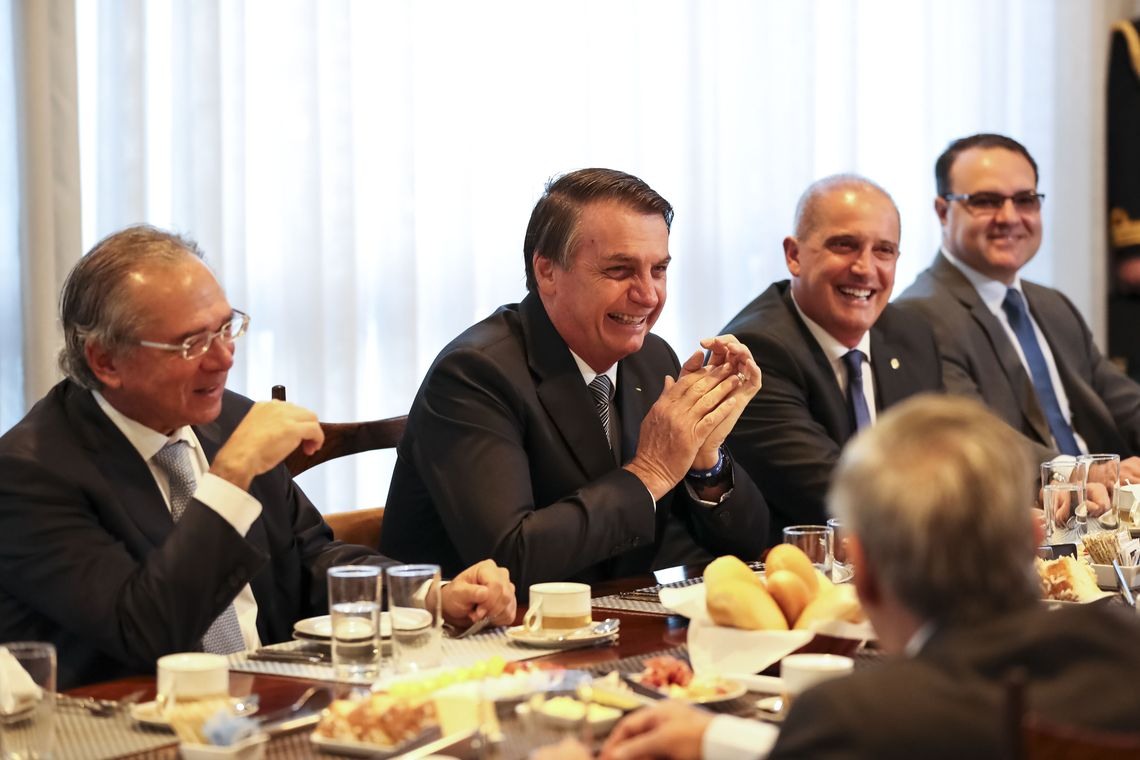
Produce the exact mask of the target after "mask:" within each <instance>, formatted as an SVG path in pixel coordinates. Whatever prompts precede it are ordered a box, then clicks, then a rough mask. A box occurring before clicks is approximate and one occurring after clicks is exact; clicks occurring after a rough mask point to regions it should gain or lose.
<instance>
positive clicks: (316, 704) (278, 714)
mask: <svg viewBox="0 0 1140 760" xmlns="http://www.w3.org/2000/svg"><path fill="white" fill-rule="evenodd" d="M332 701H333V693H332V690H331V689H329V688H327V687H324V686H310V687H309V688H308V689H306V690H305V692H304V693H303V694H302V695H301V696H300V697H298V698H297V701H296V702H294V703H293V704H291V705H289V706H288V707H282V708H281V709H280V710H274V711H273V712H268V713H265V714H264V715H261V716H259V717H258V722H259V723H260V724H261V725H262V726H265V725H268V724H270V723H282V724H283V723H286V722H288V721H291V720H292V719H293V718H295V717H300V716H302V715H304V716H306V717H308V716H309V715H316V714H319V713H320V711H321V710H323V709H325V708H326V707H328V706H329V704H330V703H331V702H332ZM283 727H284V726H277V728H283Z"/></svg>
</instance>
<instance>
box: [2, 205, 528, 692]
mask: <svg viewBox="0 0 1140 760" xmlns="http://www.w3.org/2000/svg"><path fill="white" fill-rule="evenodd" d="M60 312H61V318H62V322H63V331H64V337H65V341H64V342H65V345H64V350H63V352H62V354H61V360H60V361H61V366H62V367H63V369H64V371H65V372H66V373H67V375H68V378H67V379H65V380H63V381H62V382H60V383H59V384H58V385H56V386H55V387H54V388H52V390H51V391H50V392H49V393H48V394H47V396H45V397H44V398H43V399H41V400H40V401H39V402H38V403H37V404H36V405H35V406H34V407H33V408H32V410H31V411H30V412H28V414H27V416H25V417H24V419H23V420H21V421H20V422H19V423H17V424H16V426H15V427H13V428H12V429H11V430H10V431H8V432H7V433H6V434H5V435H4V436H3V437H2V438H0V641H11V640H20V639H31V640H40V641H50V642H52V643H54V644H55V646H56V649H57V651H58V657H59V676H58V681H59V685H60V687H61V688H71V687H73V686H76V685H80V684H83V683H89V682H92V681H98V680H105V679H109V678H116V677H120V676H123V675H127V674H130V673H138V672H146V671H150V670H153V668H154V663H155V660H156V659H157V658H158V657H160V656H161V655H164V654H168V653H170V652H178V651H185V650H192V649H198V648H203V649H205V650H206V651H211V652H217V653H230V652H235V651H241V650H243V649H248V648H253V647H256V646H259V645H260V644H261V643H263V642H264V643H272V642H277V641H283V640H286V639H288V638H290V636H291V633H292V627H293V624H294V623H295V622H296V621H297V620H298V619H300V618H302V617H306V616H309V615H316V614H322V613H324V612H326V611H327V598H326V588H327V585H326V581H325V572H326V570H327V568H328V567H330V566H332V565H335V564H346V563H370V564H386V563H389V562H391V560H387V559H386V558H384V557H382V556H380V555H378V554H376V552H375V551H373V550H371V549H367V548H365V547H362V546H353V545H350V544H344V543H342V542H339V541H334V540H332V534H331V531H330V530H329V528H328V526H327V525H326V524H325V523H324V521H323V520H322V519H321V516H320V514H319V513H318V512H317V510H316V509H315V508H314V507H313V505H312V504H311V503H310V502H309V500H308V499H307V498H306V497H305V495H304V494H303V493H302V492H301V490H300V489H299V488H297V486H296V485H295V484H294V483H293V481H292V480H291V479H290V477H289V473H288V472H287V471H286V469H285V467H284V465H282V464H281V462H282V460H283V459H284V458H285V457H286V456H287V455H288V454H290V453H291V452H292V451H293V450H294V449H296V448H297V447H298V446H300V447H303V449H304V450H305V451H307V452H309V453H311V452H313V451H315V450H316V449H317V448H319V447H320V446H321V444H322V442H323V438H324V436H323V433H322V432H321V427H320V425H319V423H318V422H317V418H316V415H314V414H313V413H312V412H310V411H308V410H305V409H302V408H301V407H298V406H295V405H293V404H287V403H284V402H278V401H274V402H268V403H254V402H252V401H251V400H249V399H247V398H243V397H241V396H239V395H237V394H236V393H232V392H230V391H227V390H226V388H225V384H226V378H227V376H228V373H229V369H230V367H231V366H232V365H233V361H234V350H235V341H236V340H237V339H238V338H240V337H241V336H242V334H243V333H244V332H245V329H246V326H247V325H248V324H249V317H248V316H246V315H245V314H243V313H242V312H240V311H238V310H236V309H234V308H233V307H232V306H231V305H230V303H229V301H228V300H227V298H226V296H225V293H224V292H223V290H222V288H221V285H220V284H219V283H218V281H217V280H216V279H215V277H214V275H213V273H212V272H211V271H210V269H209V268H208V267H207V266H206V265H205V263H204V262H203V261H202V260H201V255H200V253H199V252H198V250H197V247H196V246H195V245H194V244H193V243H192V242H190V241H187V240H185V239H184V238H181V237H179V236H177V235H173V234H171V233H168V232H164V231H162V230H157V229H154V228H152V227H144V226H140V227H132V228H130V229H127V230H123V231H122V232H118V233H115V234H113V235H110V236H109V237H107V238H105V239H104V240H103V241H101V242H100V243H98V244H97V245H96V246H95V247H94V248H93V249H92V251H91V252H90V253H89V254H88V255H87V256H85V257H84V258H82V259H81V260H80V261H79V262H78V263H77V264H76V265H75V267H74V268H73V269H72V271H71V273H70V274H69V275H68V278H67V282H66V284H65V285H64V288H63V294H62V296H61V298H60ZM441 603H442V609H443V613H444V616H445V617H448V618H450V619H451V620H452V621H453V622H455V623H459V624H462V623H465V622H469V621H470V620H474V619H480V618H483V617H485V616H488V615H489V616H491V617H493V618H494V619H495V620H496V621H497V622H499V623H507V622H510V621H511V620H512V619H513V617H514V611H515V601H514V587H513V586H512V585H511V583H510V580H509V578H508V576H507V573H506V571H505V570H503V569H502V568H499V567H496V566H495V565H494V563H492V562H490V561H484V562H481V563H479V564H478V565H475V566H474V567H472V568H468V569H467V570H465V571H463V572H461V573H460V574H459V575H458V576H457V577H456V579H455V582H453V583H451V584H450V585H448V586H446V587H444V589H443V591H442V592H441Z"/></svg>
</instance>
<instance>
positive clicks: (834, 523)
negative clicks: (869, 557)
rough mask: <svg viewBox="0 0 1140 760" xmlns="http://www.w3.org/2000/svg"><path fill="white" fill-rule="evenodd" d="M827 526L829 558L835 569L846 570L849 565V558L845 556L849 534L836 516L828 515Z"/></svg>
mask: <svg viewBox="0 0 1140 760" xmlns="http://www.w3.org/2000/svg"><path fill="white" fill-rule="evenodd" d="M827 527H828V528H830V529H831V559H832V563H833V565H834V567H835V570H836V571H837V572H838V571H841V570H847V569H848V568H850V567H851V558H850V557H849V556H847V541H848V538H849V536H848V533H847V530H846V528H844V527H843V521H842V520H840V519H839V518H838V517H829V518H828V519H827Z"/></svg>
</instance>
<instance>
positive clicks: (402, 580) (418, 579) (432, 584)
mask: <svg viewBox="0 0 1140 760" xmlns="http://www.w3.org/2000/svg"><path fill="white" fill-rule="evenodd" d="M388 610H389V615H390V616H391V618H392V661H393V663H394V664H395V667H396V673H398V674H402V673H412V672H416V671H420V670H427V669H428V668H437V667H439V666H440V664H441V663H442V662H443V616H442V614H441V613H440V583H439V565H395V566H394V567H389V568H388Z"/></svg>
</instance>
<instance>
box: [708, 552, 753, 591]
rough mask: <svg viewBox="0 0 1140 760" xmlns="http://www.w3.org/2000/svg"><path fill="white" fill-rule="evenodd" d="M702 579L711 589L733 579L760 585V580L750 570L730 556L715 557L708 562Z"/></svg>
mask: <svg viewBox="0 0 1140 760" xmlns="http://www.w3.org/2000/svg"><path fill="white" fill-rule="evenodd" d="M704 578H705V585H706V586H711V587H716V586H718V585H720V584H721V583H724V582H725V581H729V580H733V579H735V580H739V581H744V582H746V583H752V584H754V585H756V586H759V585H760V579H759V578H758V577H757V576H756V573H754V572H752V568H750V567H748V565H746V564H744V563H743V562H741V561H740V560H739V559H737V558H736V557H733V556H732V555H728V556H725V557H717V558H716V559H714V560H713V561H712V562H710V563H709V564H708V567H706V568H705V575H704Z"/></svg>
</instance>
